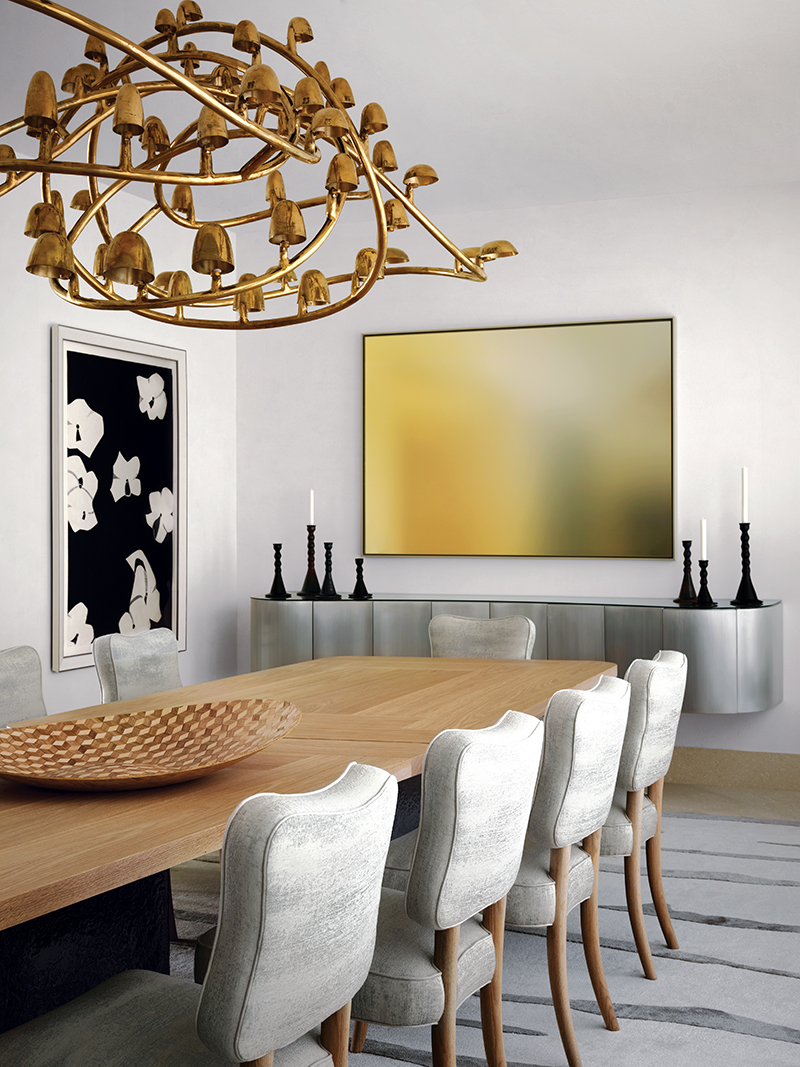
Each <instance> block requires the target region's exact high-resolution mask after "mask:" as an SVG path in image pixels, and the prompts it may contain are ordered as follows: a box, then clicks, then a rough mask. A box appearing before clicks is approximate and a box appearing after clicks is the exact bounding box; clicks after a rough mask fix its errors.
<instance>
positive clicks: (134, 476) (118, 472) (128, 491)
mask: <svg viewBox="0 0 800 1067" xmlns="http://www.w3.org/2000/svg"><path fill="white" fill-rule="evenodd" d="M139 466H140V464H139V457H138V456H131V458H130V459H125V457H124V456H123V454H122V453H121V452H118V453H117V458H116V459H115V460H114V467H113V475H114V477H113V478H112V480H111V495H112V496H113V497H114V500H120V499H121V498H122V497H123V496H141V493H142V483H141V482H140V481H139ZM151 498H152V494H151ZM151 506H152V505H151ZM149 521H150V520H149V519H148V522H149ZM151 525H152V524H151Z"/></svg>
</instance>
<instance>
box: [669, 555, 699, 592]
mask: <svg viewBox="0 0 800 1067" xmlns="http://www.w3.org/2000/svg"><path fill="white" fill-rule="evenodd" d="M681 544H682V545H683V582H682V583H681V591H680V593H678V595H677V596H676V597H675V599H674V601H673V603H675V604H694V603H695V602H696V601H697V593H696V592H695V591H694V582H693V581H692V542H691V541H681Z"/></svg>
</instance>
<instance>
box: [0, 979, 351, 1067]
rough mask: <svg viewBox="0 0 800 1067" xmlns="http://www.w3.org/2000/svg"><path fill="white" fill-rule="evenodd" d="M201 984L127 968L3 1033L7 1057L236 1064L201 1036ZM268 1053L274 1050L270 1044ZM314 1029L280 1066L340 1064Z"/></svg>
mask: <svg viewBox="0 0 800 1067" xmlns="http://www.w3.org/2000/svg"><path fill="white" fill-rule="evenodd" d="M199 999H200V986H199V985H195V984H194V983H193V982H187V981H184V980H183V979H180V978H170V977H169V976H168V975H165V974H156V973H155V972H153V971H125V972H123V973H122V974H118V975H115V976H114V977H113V978H109V979H108V981H106V982H103V983H102V984H101V985H99V986H95V988H94V989H91V990H90V991H89V992H88V993H84V994H83V996H81V997H78V998H77V999H76V1000H73V1001H70V1003H69V1004H64V1005H62V1007H60V1008H55V1009H54V1010H53V1011H50V1012H48V1013H47V1014H46V1015H42V1016H40V1017H39V1018H38V1019H33V1020H31V1022H28V1023H24V1024H23V1025H22V1026H18V1027H16V1029H14V1030H9V1031H8V1032H7V1033H5V1034H0V1063H3V1064H9V1065H11V1064H16V1065H18V1067H22V1065H23V1064H24V1065H25V1067H111V1065H113V1067H233V1062H234V1061H231V1060H228V1059H222V1058H221V1057H219V1056H218V1055H216V1054H215V1053H213V1052H211V1051H209V1049H207V1048H206V1046H205V1045H204V1044H203V1043H202V1041H201V1040H200V1038H199V1037H198V1036H197V1031H196V1029H195V1013H196V1011H197V1003H198V1001H199ZM264 1051H265V1052H267V1051H269V1050H267V1049H265V1050H264ZM332 1064H333V1060H332V1059H331V1057H330V1055H329V1054H328V1052H326V1051H325V1049H324V1048H323V1047H322V1045H321V1044H320V1043H319V1041H318V1040H317V1037H316V1035H314V1034H306V1035H304V1036H303V1037H302V1038H300V1039H299V1040H298V1041H295V1042H293V1043H292V1044H291V1045H288V1046H287V1047H286V1048H285V1049H281V1050H280V1051H279V1052H276V1053H275V1067H332Z"/></svg>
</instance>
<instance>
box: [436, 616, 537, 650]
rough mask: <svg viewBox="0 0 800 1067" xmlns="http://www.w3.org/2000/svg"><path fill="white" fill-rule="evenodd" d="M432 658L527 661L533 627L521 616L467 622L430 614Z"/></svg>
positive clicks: (534, 630)
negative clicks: (450, 657) (431, 616)
mask: <svg viewBox="0 0 800 1067" xmlns="http://www.w3.org/2000/svg"><path fill="white" fill-rule="evenodd" d="M428 636H429V638H430V642H431V655H432V656H453V657H457V658H458V659H530V658H531V655H532V654H533V642H534V641H535V639H536V627H535V626H534V624H533V622H532V621H531V620H530V619H529V618H527V617H526V616H525V615H507V616H505V617H503V618H499V619H467V618H463V617H462V616H461V615H434V616H433V618H432V619H431V621H430V623H429V625H428Z"/></svg>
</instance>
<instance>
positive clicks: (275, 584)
mask: <svg viewBox="0 0 800 1067" xmlns="http://www.w3.org/2000/svg"><path fill="white" fill-rule="evenodd" d="M272 548H273V550H274V552H275V577H274V578H273V579H272V588H271V589H270V591H269V592H268V593H267V597H268V599H269V600H288V599H289V594H288V593H287V592H286V586H285V585H284V584H283V567H282V565H281V549H282V548H283V544H279V545H273V546H272Z"/></svg>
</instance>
